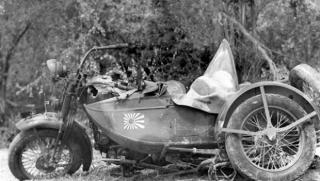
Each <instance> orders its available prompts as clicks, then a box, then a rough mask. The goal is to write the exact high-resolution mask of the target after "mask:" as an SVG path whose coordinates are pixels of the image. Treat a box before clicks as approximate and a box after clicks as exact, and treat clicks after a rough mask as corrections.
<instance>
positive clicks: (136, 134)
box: [84, 40, 315, 153]
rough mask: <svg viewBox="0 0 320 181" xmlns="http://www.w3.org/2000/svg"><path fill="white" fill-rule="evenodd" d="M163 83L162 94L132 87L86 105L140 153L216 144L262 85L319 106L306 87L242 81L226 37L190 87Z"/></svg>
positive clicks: (113, 136) (118, 139) (306, 105)
mask: <svg viewBox="0 0 320 181" xmlns="http://www.w3.org/2000/svg"><path fill="white" fill-rule="evenodd" d="M164 84H165V85H166V86H167V91H166V93H164V94H160V93H159V91H158V89H154V92H153V93H152V92H151V93H150V92H149V93H148V94H146V93H144V92H141V91H140V92H139V91H137V90H130V91H127V92H124V93H122V94H123V95H121V96H119V97H122V98H119V97H113V98H109V99H104V100H101V99H97V101H93V102H90V103H87V104H84V108H85V111H86V112H87V114H88V116H89V118H90V119H91V120H92V121H93V122H95V123H96V124H97V125H98V126H99V127H100V129H101V130H103V131H104V132H105V133H107V135H108V137H110V138H111V139H112V140H113V141H115V142H117V143H118V144H120V145H121V146H123V147H126V148H130V149H131V150H135V151H138V152H142V153H159V152H161V151H163V149H164V148H167V147H180V148H186V147H189V148H206V149H209V148H210V149H212V148H216V147H217V146H218V143H219V142H221V136H220V135H221V134H222V133H223V131H222V128H226V127H227V125H228V120H229V118H230V115H231V114H232V113H233V112H234V111H235V110H236V107H237V106H238V105H239V104H241V103H242V102H244V101H245V100H246V99H248V98H250V97H253V96H255V95H258V94H260V87H264V90H265V91H266V92H268V93H273V94H281V95H284V96H286V97H289V98H290V99H293V100H295V101H297V102H298V103H300V104H301V105H302V106H303V107H304V108H305V110H307V111H313V110H315V108H314V106H313V104H312V103H311V102H310V101H309V100H308V98H306V97H305V96H304V95H303V93H302V92H300V91H299V90H297V89H295V88H293V87H291V86H289V85H286V84H283V83H280V82H259V83H256V84H245V85H239V84H238V78H237V73H236V70H235V64H234V60H233V56H232V53H231V50H230V47H229V44H228V42H227V41H226V40H224V41H223V42H222V44H221V45H220V47H219V49H218V51H217V53H216V55H215V56H214V58H213V60H212V61H211V63H210V64H209V66H208V68H207V70H206V71H205V73H204V74H203V76H201V77H199V78H197V79H196V80H195V81H194V82H193V84H192V85H191V87H190V89H189V90H188V91H187V92H185V91H184V88H182V86H181V84H179V83H178V82H174V81H171V82H167V83H164ZM157 91H158V92H157ZM123 97H125V98H123ZM222 139H223V138H222Z"/></svg>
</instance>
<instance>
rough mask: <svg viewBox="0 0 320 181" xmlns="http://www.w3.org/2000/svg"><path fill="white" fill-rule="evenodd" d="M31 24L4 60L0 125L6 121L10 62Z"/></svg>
mask: <svg viewBox="0 0 320 181" xmlns="http://www.w3.org/2000/svg"><path fill="white" fill-rule="evenodd" d="M30 25H31V23H30V22H28V23H27V24H26V26H25V27H24V28H23V29H22V31H20V32H19V33H18V34H17V35H16V36H15V38H14V40H13V43H12V46H11V47H10V48H9V50H8V52H7V54H6V56H5V57H4V60H3V63H2V65H3V67H2V69H3V70H2V80H1V83H2V84H1V95H2V103H3V105H2V106H3V107H2V113H1V120H0V124H3V123H4V119H5V114H6V100H7V82H8V76H9V70H10V60H11V58H12V56H13V55H14V53H15V50H16V48H17V46H18V44H19V42H20V40H21V39H22V37H23V36H24V35H25V33H26V32H27V30H28V29H29V28H30Z"/></svg>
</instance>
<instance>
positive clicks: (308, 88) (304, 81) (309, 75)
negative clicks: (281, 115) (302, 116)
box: [289, 64, 320, 106]
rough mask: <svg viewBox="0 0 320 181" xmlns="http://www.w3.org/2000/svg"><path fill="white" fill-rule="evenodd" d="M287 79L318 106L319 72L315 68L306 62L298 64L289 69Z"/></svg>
mask: <svg viewBox="0 0 320 181" xmlns="http://www.w3.org/2000/svg"><path fill="white" fill-rule="evenodd" d="M289 81H290V85H292V86H293V87H295V88H297V89H299V90H300V91H302V92H304V93H305V94H306V95H307V96H308V97H309V98H310V99H312V101H313V102H314V103H315V104H316V105H317V106H320V101H319V97H320V92H319V90H320V73H319V72H318V71H317V70H315V69H314V68H312V67H311V66H309V65H307V64H299V65H297V66H295V67H294V68H293V69H292V70H291V71H290V75H289Z"/></svg>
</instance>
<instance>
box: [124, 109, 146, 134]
mask: <svg viewBox="0 0 320 181" xmlns="http://www.w3.org/2000/svg"><path fill="white" fill-rule="evenodd" d="M123 124H124V127H123V129H126V130H130V129H138V128H142V129H144V127H145V126H144V115H143V114H141V113H127V114H124V116H123Z"/></svg>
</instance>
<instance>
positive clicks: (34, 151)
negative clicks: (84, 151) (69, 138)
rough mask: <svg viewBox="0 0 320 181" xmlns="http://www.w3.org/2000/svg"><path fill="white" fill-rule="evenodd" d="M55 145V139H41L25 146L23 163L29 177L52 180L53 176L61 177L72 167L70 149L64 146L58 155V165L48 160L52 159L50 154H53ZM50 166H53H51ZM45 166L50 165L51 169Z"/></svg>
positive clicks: (22, 157) (22, 155) (22, 156)
mask: <svg viewBox="0 0 320 181" xmlns="http://www.w3.org/2000/svg"><path fill="white" fill-rule="evenodd" d="M40 139H41V140H40ZM54 143H55V138H52V137H39V138H38V139H35V140H33V141H31V142H29V143H28V144H27V145H26V146H25V148H24V149H23V151H22V154H21V163H22V166H23V169H24V170H25V171H26V172H27V173H28V175H29V177H31V178H34V179H39V178H43V177H45V178H52V177H53V176H56V175H60V174H62V173H65V172H66V171H67V170H66V169H67V167H68V166H69V165H70V161H71V158H70V156H71V155H70V154H71V153H70V150H69V148H68V147H66V146H63V147H62V148H61V149H59V150H60V153H58V155H59V154H60V155H59V159H57V161H58V163H56V164H53V163H50V162H49V160H48V159H49V158H50V154H51V153H52V152H53V145H54ZM61 146H62V145H61ZM42 162H44V163H42ZM46 162H48V163H46ZM48 164H49V165H48ZM50 164H53V165H52V166H50ZM37 165H38V166H37ZM45 165H48V166H49V167H47V166H45Z"/></svg>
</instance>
